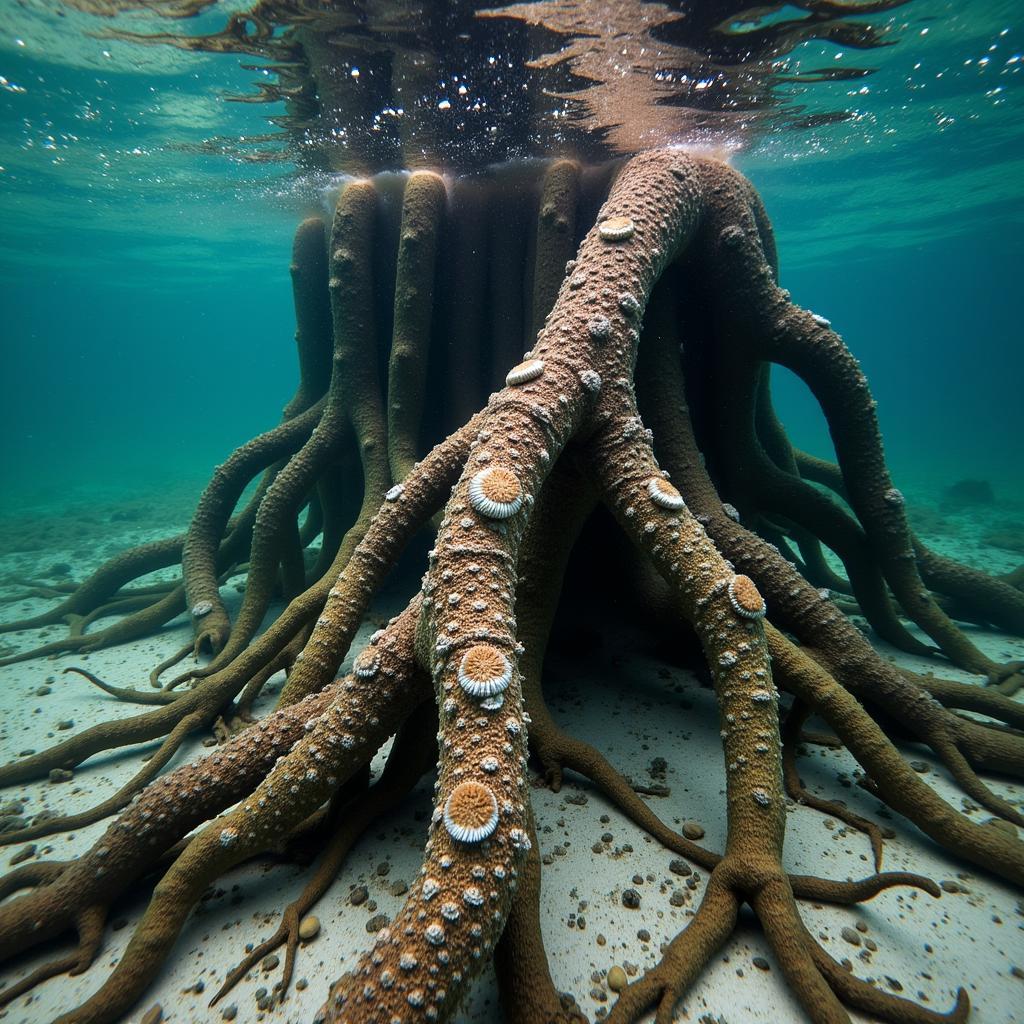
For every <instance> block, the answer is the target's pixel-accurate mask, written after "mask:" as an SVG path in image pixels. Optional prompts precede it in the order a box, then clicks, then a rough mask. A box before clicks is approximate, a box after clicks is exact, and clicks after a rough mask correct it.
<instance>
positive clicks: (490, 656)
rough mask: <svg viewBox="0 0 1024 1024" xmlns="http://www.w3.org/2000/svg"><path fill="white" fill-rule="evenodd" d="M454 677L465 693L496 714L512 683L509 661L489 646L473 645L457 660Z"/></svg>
mask: <svg viewBox="0 0 1024 1024" xmlns="http://www.w3.org/2000/svg"><path fill="white" fill-rule="evenodd" d="M456 678H457V679H458V683H459V686H461V687H462V689H463V691H464V692H465V693H467V694H468V695H469V696H470V697H473V698H474V699H476V700H480V701H483V703H482V704H481V707H483V708H484V709H485V710H488V711H495V710H497V709H498V708H500V707H501V706H502V704H503V703H504V697H503V696H502V695H503V694H504V692H505V690H507V689H508V687H509V684H510V683H511V682H512V660H511V659H510V658H509V657H508V655H507V654H505V652H504V651H502V650H501V649H500V648H498V647H494V646H493V645H491V644H474V646H472V647H471V648H470V649H469V650H468V651H466V653H465V654H464V655H463V656H462V659H461V660H460V661H459V667H458V672H457V675H456Z"/></svg>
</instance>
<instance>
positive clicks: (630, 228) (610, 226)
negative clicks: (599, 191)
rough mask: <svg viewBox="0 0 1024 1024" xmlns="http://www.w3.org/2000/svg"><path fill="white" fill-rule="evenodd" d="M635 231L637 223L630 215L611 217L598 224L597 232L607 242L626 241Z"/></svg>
mask: <svg viewBox="0 0 1024 1024" xmlns="http://www.w3.org/2000/svg"><path fill="white" fill-rule="evenodd" d="M635 231H636V225H635V224H634V223H633V221H632V220H631V219H630V218H629V217H609V218H608V219H607V220H603V221H601V223H600V224H599V225H598V226H597V233H598V234H599V235H600V236H601V239H602V241H605V242H624V241H626V239H628V238H632V237H633V234H634V232H635Z"/></svg>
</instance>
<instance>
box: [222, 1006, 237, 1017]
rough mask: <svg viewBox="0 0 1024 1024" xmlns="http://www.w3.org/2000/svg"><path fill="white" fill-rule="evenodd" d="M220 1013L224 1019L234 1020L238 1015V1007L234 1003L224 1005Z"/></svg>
mask: <svg viewBox="0 0 1024 1024" xmlns="http://www.w3.org/2000/svg"><path fill="white" fill-rule="evenodd" d="M220 1015H221V1017H223V1019H224V1020H234V1019H235V1018H236V1017H237V1016H238V1007H237V1006H236V1005H235V1004H234V1003H232V1004H231V1005H230V1006H225V1007H224V1009H223V1010H221V1011H220Z"/></svg>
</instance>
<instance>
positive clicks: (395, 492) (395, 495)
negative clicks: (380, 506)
mask: <svg viewBox="0 0 1024 1024" xmlns="http://www.w3.org/2000/svg"><path fill="white" fill-rule="evenodd" d="M404 493H405V487H404V486H403V485H402V484H395V486H394V487H392V488H390V489H389V490H388V492H387V494H385V495H384V500H385V501H398V499H399V498H400V497H401V496H402V495H403V494H404Z"/></svg>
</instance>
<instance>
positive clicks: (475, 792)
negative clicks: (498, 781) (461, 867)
mask: <svg viewBox="0 0 1024 1024" xmlns="http://www.w3.org/2000/svg"><path fill="white" fill-rule="evenodd" d="M442 820H443V821H444V827H445V829H446V830H447V832H448V834H449V835H450V836H451V837H452V839H454V840H456V841H457V842H460V843H469V844H471V843H480V842H483V840H485V839H486V838H487V837H488V836H490V835H491V834H492V833H493V832H494V830H495V829H496V828H497V827H498V801H497V800H496V799H495V797H494V794H493V793H492V792H491V790H490V789H489V788H488V787H487V786H484V785H482V784H481V783H479V782H460V783H459V785H457V786H456V787H455V788H454V789H453V790H452V791H451V793H450V794H449V795H448V799H447V800H446V801H445V804H444V812H443V814H442Z"/></svg>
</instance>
